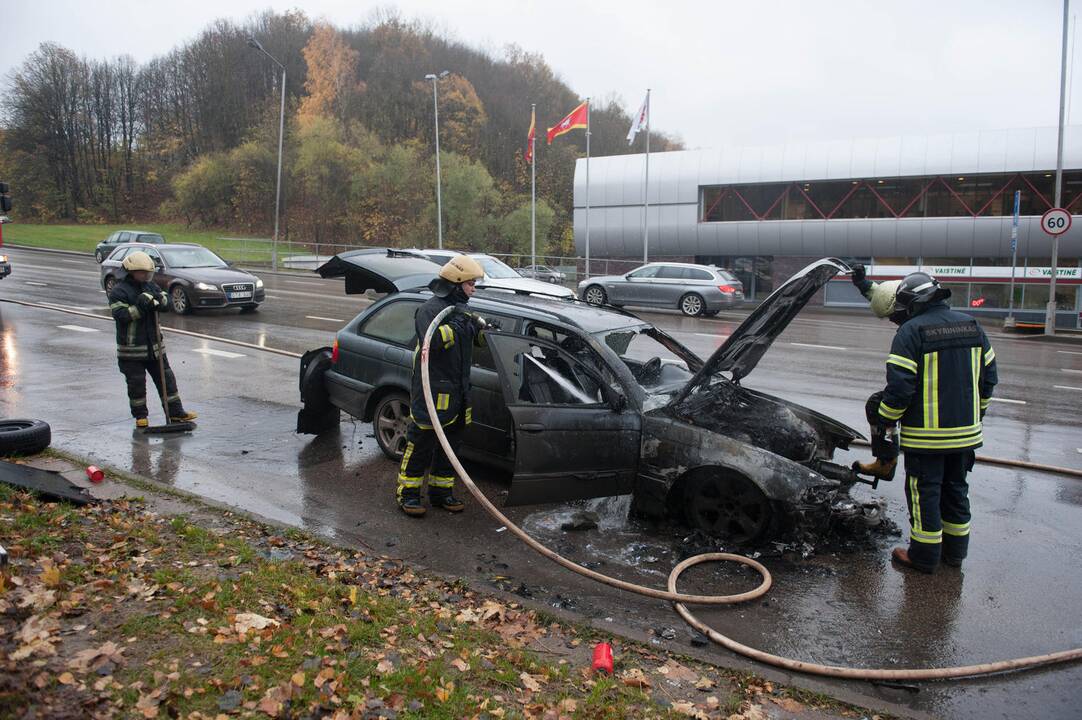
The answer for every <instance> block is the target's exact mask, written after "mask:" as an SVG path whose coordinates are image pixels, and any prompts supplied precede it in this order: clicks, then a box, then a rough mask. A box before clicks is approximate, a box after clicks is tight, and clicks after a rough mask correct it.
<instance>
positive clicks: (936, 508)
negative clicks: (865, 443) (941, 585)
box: [905, 450, 975, 568]
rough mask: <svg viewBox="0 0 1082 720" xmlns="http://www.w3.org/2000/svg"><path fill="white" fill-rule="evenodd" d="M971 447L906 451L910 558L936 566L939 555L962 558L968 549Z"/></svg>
mask: <svg viewBox="0 0 1082 720" xmlns="http://www.w3.org/2000/svg"><path fill="white" fill-rule="evenodd" d="M974 459H975V455H974V452H973V451H972V450H963V451H961V452H956V453H948V454H945V455H923V454H917V453H906V454H905V499H906V505H907V506H908V508H909V559H910V560H912V561H913V563H914V564H915V565H919V566H921V567H924V568H935V567H936V566H937V565H938V564H939V560H940V556H944V557H946V558H948V559H950V560H955V561H959V562H960V561H961V560H963V559H965V557H966V554H967V553H968V551H969V521H970V517H971V516H970V512H969V484H968V483H967V482H966V474H967V473H968V472H969V471H970V470H972V469H973V462H974Z"/></svg>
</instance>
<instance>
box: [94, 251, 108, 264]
mask: <svg viewBox="0 0 1082 720" xmlns="http://www.w3.org/2000/svg"><path fill="white" fill-rule="evenodd" d="M94 259H95V260H97V261H98V265H101V264H102V263H103V262H105V253H103V252H102V251H101V250H95V251H94Z"/></svg>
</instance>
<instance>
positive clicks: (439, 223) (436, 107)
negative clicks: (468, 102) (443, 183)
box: [425, 70, 450, 250]
mask: <svg viewBox="0 0 1082 720" xmlns="http://www.w3.org/2000/svg"><path fill="white" fill-rule="evenodd" d="M449 74H450V70H444V71H442V72H441V73H440V74H439V75H434V74H432V73H429V74H428V75H425V80H431V81H432V109H433V111H434V113H435V115H436V242H437V243H438V245H437V247H439V248H440V249H441V250H442V249H443V201H442V199H441V198H440V103H439V99H438V98H437V94H436V83H437V82H439V81H440V80H442V79H443V78H445V77H447V76H448V75H449Z"/></svg>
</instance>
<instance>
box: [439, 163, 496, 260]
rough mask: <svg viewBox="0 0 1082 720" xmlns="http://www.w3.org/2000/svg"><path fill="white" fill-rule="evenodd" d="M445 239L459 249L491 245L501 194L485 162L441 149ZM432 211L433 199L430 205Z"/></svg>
mask: <svg viewBox="0 0 1082 720" xmlns="http://www.w3.org/2000/svg"><path fill="white" fill-rule="evenodd" d="M440 165H441V171H442V177H443V222H444V233H443V237H444V242H445V244H447V245H449V246H450V247H453V248H457V249H459V250H475V251H477V250H480V251H484V250H488V249H490V248H491V247H492V241H493V230H495V225H496V222H495V214H494V213H495V211H496V209H497V207H498V205H499V201H500V195H499V193H498V192H497V191H496V183H495V182H494V181H493V180H492V176H491V175H489V174H488V170H486V169H485V166H484V165H482V164H481V163H480V162H478V161H476V160H470V159H469V158H467V157H465V156H464V155H459V154H457V153H450V152H449V153H444V152H441V153H440ZM430 207H431V208H432V211H431V212H432V215H434V214H435V212H434V211H435V209H436V208H435V203H434V202H433V203H432V204H431V206H430Z"/></svg>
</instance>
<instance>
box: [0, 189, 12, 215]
mask: <svg viewBox="0 0 1082 720" xmlns="http://www.w3.org/2000/svg"><path fill="white" fill-rule="evenodd" d="M9 191H10V188H9V187H8V184H7V183H2V182H0V212H11V195H9V194H8V192H9Z"/></svg>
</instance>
